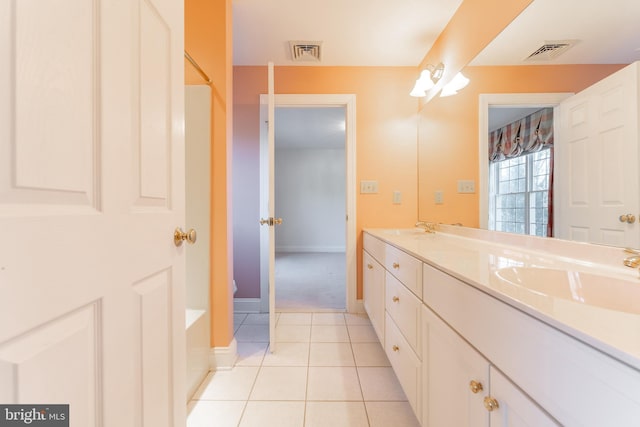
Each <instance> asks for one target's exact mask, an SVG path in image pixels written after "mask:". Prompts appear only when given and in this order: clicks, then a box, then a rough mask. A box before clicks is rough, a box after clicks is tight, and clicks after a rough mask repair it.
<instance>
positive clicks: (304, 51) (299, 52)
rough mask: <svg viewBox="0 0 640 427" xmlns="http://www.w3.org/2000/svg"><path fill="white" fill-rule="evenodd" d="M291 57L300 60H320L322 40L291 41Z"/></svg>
mask: <svg viewBox="0 0 640 427" xmlns="http://www.w3.org/2000/svg"><path fill="white" fill-rule="evenodd" d="M289 46H290V47H291V58H292V59H293V60H294V61H298V62H320V60H321V59H322V55H321V48H322V42H300V41H296V42H294V41H290V42H289Z"/></svg>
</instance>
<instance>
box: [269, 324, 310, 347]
mask: <svg viewBox="0 0 640 427" xmlns="http://www.w3.org/2000/svg"><path fill="white" fill-rule="evenodd" d="M310 337H311V325H286V324H285V325H281V324H278V326H276V342H278V343H281V342H309V340H310Z"/></svg>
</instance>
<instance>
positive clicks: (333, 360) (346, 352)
mask: <svg viewBox="0 0 640 427" xmlns="http://www.w3.org/2000/svg"><path fill="white" fill-rule="evenodd" d="M309 366H355V362H354V360H353V352H352V351H351V344H349V343H333V342H332V343H320V342H318V343H316V342H312V343H311V350H310V356H309Z"/></svg>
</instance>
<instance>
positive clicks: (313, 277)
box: [275, 252, 346, 311]
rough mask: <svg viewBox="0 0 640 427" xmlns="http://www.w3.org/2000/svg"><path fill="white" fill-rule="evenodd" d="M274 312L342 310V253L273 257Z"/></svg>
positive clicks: (344, 277) (344, 297) (343, 261)
mask: <svg viewBox="0 0 640 427" xmlns="http://www.w3.org/2000/svg"><path fill="white" fill-rule="evenodd" d="M275 276H276V310H278V311H317V310H344V309H345V307H346V268H345V253H344V252H337V253H325V252H306V253H282V252H281V253H276V272H275Z"/></svg>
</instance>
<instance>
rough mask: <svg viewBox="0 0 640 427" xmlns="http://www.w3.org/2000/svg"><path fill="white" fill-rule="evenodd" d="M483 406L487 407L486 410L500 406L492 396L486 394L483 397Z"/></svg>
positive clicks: (492, 409)
mask: <svg viewBox="0 0 640 427" xmlns="http://www.w3.org/2000/svg"><path fill="white" fill-rule="evenodd" d="M484 407H485V408H487V411H489V412H492V411H495V410H496V409H498V408H499V407H500V405H498V401H497V400H496V399H494V398H493V397H490V396H487V397H485V398H484Z"/></svg>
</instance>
